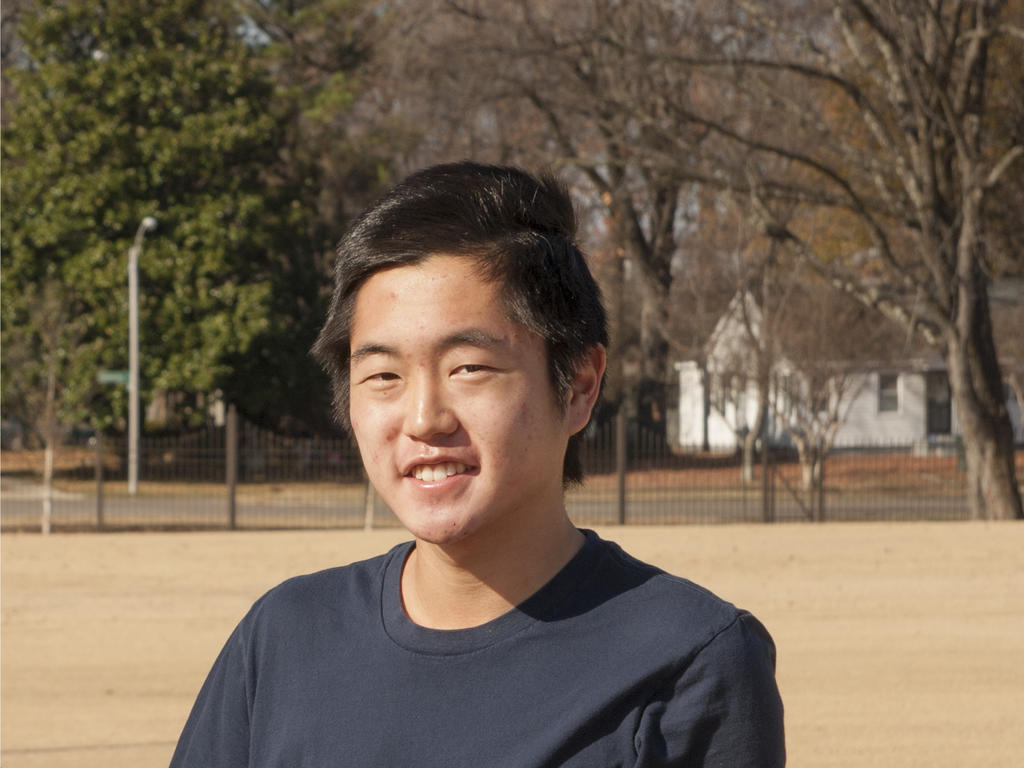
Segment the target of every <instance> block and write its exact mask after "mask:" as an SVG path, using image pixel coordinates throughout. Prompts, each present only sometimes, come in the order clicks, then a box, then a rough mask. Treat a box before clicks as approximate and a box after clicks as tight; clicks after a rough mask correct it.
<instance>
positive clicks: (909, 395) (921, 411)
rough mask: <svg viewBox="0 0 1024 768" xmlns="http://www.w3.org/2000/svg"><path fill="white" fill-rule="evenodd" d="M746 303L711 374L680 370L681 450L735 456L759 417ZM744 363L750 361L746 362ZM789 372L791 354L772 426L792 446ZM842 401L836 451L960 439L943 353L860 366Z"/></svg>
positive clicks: (717, 340) (1014, 409) (725, 327)
mask: <svg viewBox="0 0 1024 768" xmlns="http://www.w3.org/2000/svg"><path fill="white" fill-rule="evenodd" d="M741 300H743V299H740V298H739V295H738V296H737V298H734V299H733V301H732V302H731V303H730V307H729V310H728V311H727V312H726V314H725V315H724V316H723V317H722V319H721V320H720V321H719V322H718V324H717V325H716V327H715V330H714V332H713V333H712V336H711V338H710V340H709V348H708V356H707V358H708V364H707V365H708V370H707V372H706V374H702V372H701V370H700V367H699V366H698V364H697V363H696V362H695V361H692V360H687V361H681V362H677V363H676V364H675V369H676V371H677V373H678V381H679V411H678V413H679V432H678V443H679V445H680V446H685V447H692V446H702V445H705V444H706V445H708V446H709V447H710V448H711V449H712V450H719V451H732V450H736V449H737V448H738V447H739V446H740V443H741V440H742V438H741V435H742V434H744V433H745V432H746V431H747V429H748V428H749V427H750V425H752V424H753V423H754V421H755V419H756V413H757V391H756V388H755V385H754V383H753V381H754V378H755V377H754V375H753V374H754V372H753V371H746V372H744V371H743V367H744V365H745V364H746V365H749V364H753V363H752V361H753V359H754V356H753V353H752V351H750V349H749V348H745V347H749V342H747V341H746V339H747V338H748V326H749V328H750V331H751V332H753V333H754V334H755V337H756V334H757V333H758V332H759V325H760V321H761V317H760V311H759V310H758V309H757V307H756V302H753V299H751V298H750V296H749V294H746V295H745V304H746V305H745V306H743V305H740V304H739V301H741ZM744 359H746V360H747V361H748V362H747V363H744V362H742V361H743V360H744ZM737 361H740V362H739V363H738V362H737ZM789 369H790V366H789V365H788V363H787V361H786V359H785V356H784V355H780V356H779V358H778V360H777V362H776V364H775V367H774V369H773V372H772V382H773V383H772V386H771V390H770V393H769V401H770V404H771V405H770V408H769V410H768V413H767V424H766V431H767V434H768V437H769V440H770V441H771V442H773V443H775V444H789V443H790V439H789V437H788V436H787V434H786V429H785V427H786V425H787V416H788V413H789V411H790V407H789V405H788V404H787V402H786V396H785V394H784V392H785V390H784V388H782V387H779V386H776V383H777V382H778V381H779V379H780V378H781V377H785V376H790V375H795V374H794V373H793V372H792V371H791V370H789ZM737 372H738V373H739V375H737ZM744 373H745V374H746V375H745V376H744ZM843 398H844V400H843V401H842V402H841V403H840V407H839V409H838V412H839V414H840V418H841V425H840V426H839V429H838V431H837V433H836V436H835V441H834V443H833V445H834V446H836V447H843V446H864V445H900V446H912V447H913V448H914V449H915V450H921V451H929V450H932V449H940V450H941V449H943V448H949V447H951V446H952V445H953V444H954V442H955V438H956V436H957V435H959V434H960V424H959V422H958V419H957V414H956V406H955V404H954V403H953V401H952V398H951V396H950V387H949V379H948V377H947V375H946V367H945V363H944V362H943V361H942V359H941V358H939V357H938V356H936V355H933V356H930V357H925V358H920V359H907V360H903V361H900V362H892V361H887V362H875V363H868V362H864V363H859V364H857V366H856V367H854V368H853V369H852V373H850V374H847V386H846V387H845V389H844V394H843ZM1006 403H1007V409H1008V411H1009V414H1010V419H1011V423H1012V424H1013V429H1014V438H1015V440H1016V442H1018V443H1021V442H1024V426H1022V420H1021V414H1020V409H1019V408H1018V405H1017V401H1016V399H1015V398H1014V397H1013V394H1012V393H1011V392H1010V391H1009V390H1008V391H1007V400H1006ZM705 430H706V439H705Z"/></svg>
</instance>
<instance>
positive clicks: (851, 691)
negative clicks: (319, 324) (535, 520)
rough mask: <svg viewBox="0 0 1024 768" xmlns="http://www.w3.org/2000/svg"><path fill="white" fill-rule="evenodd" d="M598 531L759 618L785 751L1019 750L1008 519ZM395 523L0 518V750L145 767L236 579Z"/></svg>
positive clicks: (13, 763)
mask: <svg viewBox="0 0 1024 768" xmlns="http://www.w3.org/2000/svg"><path fill="white" fill-rule="evenodd" d="M600 532H601V533H602V534H603V535H605V536H607V537H610V538H613V539H616V540H618V541H619V542H620V543H622V544H623V545H624V546H625V547H626V548H627V549H629V550H630V551H632V552H633V553H634V554H636V555H638V556H640V557H642V558H644V559H647V560H650V561H652V562H655V563H658V564H659V565H661V566H663V567H665V568H666V569H668V570H670V571H673V572H675V573H678V574H681V575H685V576H687V577H689V578H691V579H693V580H695V581H698V582H700V583H703V584H705V585H706V586H708V587H710V588H712V589H713V590H715V591H716V592H718V593H719V594H720V595H722V596H724V597H726V598H728V599H730V600H732V601H733V602H735V603H737V604H739V605H742V606H744V607H746V608H749V609H750V610H752V611H754V612H755V613H756V614H757V615H758V616H759V617H760V618H761V619H762V620H763V621H764V623H765V624H766V625H767V626H768V628H769V630H770V631H771V632H772V634H773V635H774V637H775V639H776V642H777V645H778V648H779V666H778V679H779V685H780V688H781V689H782V694H783V699H784V701H785V704H786V721H787V733H788V737H787V741H788V747H789V754H790V761H789V765H790V766H809V767H813V768H827V767H829V766H858V767H860V766H866V765H872V766H897V767H900V766H921V765H927V766H930V767H931V768H944V767H947V766H948V768H954V767H955V768H963V767H964V766H986V767H988V768H996V767H998V766H1005V767H1006V768H1009V767H1010V766H1018V765H1020V761H1021V755H1022V754H1024V716H1022V714H1021V713H1022V712H1024V525H1022V524H1012V523H1005V524H992V523H989V524H982V523H934V524H933V523H916V524H915V523H902V524H900V523H897V524H872V523H864V524H860V523H850V524H829V525H819V526H814V525H778V526H770V527H762V526H718V527H673V528H657V527H646V528H640V527H634V528H608V529H601V530H600ZM401 538H403V534H402V532H401V531H398V530H391V531H381V532H374V533H364V532H357V531H332V532H321V531H302V532H252V533H226V532H216V533H181V534H166V533H165V534H157V533H142V534H134V533H126V534H111V535H88V534H80V535H53V536H50V537H48V538H43V537H41V536H38V535H29V534H11V535H4V536H3V537H2V540H0V546H2V558H3V559H2V576H3V582H2V611H3V624H2V632H3V634H2V640H3V645H2V652H3V658H2V707H3V709H2V762H3V765H4V766H5V768H35V767H37V766H39V767H41V766H47V768H63V767H64V766H76V768H92V767H93V766H96V767H97V768H98V767H99V766H103V768H120V767H122V766H124V767H126V768H127V766H132V768H145V767H146V766H164V765H166V764H167V762H168V760H169V759H170V755H171V752H172V751H173V746H174V741H175V739H176V737H177V735H178V733H179V731H180V729H181V726H182V724H183V722H184V720H185V717H186V715H187V713H188V709H189V707H190V706H191V703H192V699H193V698H194V696H195V694H196V692H197V690H198V688H199V685H200V684H201V682H202V680H203V678H204V676H205V674H206V672H207V670H208V668H209V665H210V664H211V662H212V661H213V658H214V656H215V655H216V653H217V651H218V650H219V648H220V646H221V644H222V643H223V641H224V640H225V638H226V637H227V634H228V632H229V631H230V630H231V628H232V627H233V626H234V624H235V622H236V621H237V620H238V619H239V618H240V617H241V616H242V614H243V613H244V612H245V610H246V609H247V608H248V606H249V604H250V603H251V602H252V601H253V600H254V599H255V598H256V597H257V596H258V595H260V594H261V593H262V592H263V591H264V590H266V589H267V588H269V587H271V586H273V585H274V584H276V583H277V582H279V581H281V580H282V579H284V578H285V577H287V576H290V575H293V574H295V573H299V572H307V571H312V570H316V569H319V568H322V567H327V566H331V565H335V564H338V563H342V562H346V561H351V560H354V559H358V558H362V557H364V556H369V555H372V554H376V553H377V552H380V551H383V550H384V549H386V548H388V547H389V546H390V545H391V544H393V543H394V542H396V541H398V540H400V539H401Z"/></svg>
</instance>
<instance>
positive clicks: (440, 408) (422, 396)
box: [403, 372, 459, 441]
mask: <svg viewBox="0 0 1024 768" xmlns="http://www.w3.org/2000/svg"><path fill="white" fill-rule="evenodd" d="M403 427H404V431H405V434H407V435H408V436H409V437H411V438H413V439H414V440H421V441H431V440H436V439H437V438H438V437H443V436H445V435H450V434H452V433H453V432H455V430H456V429H458V427H459V422H458V419H457V418H456V417H455V412H454V411H453V410H452V408H451V407H450V404H449V402H448V397H447V395H446V393H445V391H444V387H443V386H442V385H441V384H440V383H438V382H437V381H435V380H434V378H433V377H432V376H430V375H429V374H428V373H426V372H423V373H421V374H420V375H419V376H415V377H413V380H412V381H410V383H409V386H408V389H407V403H406V412H405V423H404V425H403Z"/></svg>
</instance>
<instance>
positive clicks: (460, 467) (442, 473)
mask: <svg viewBox="0 0 1024 768" xmlns="http://www.w3.org/2000/svg"><path fill="white" fill-rule="evenodd" d="M465 471H466V465H465V464H459V463H457V462H453V461H449V462H446V463H444V464H420V465H419V466H417V467H413V470H412V476H413V477H415V478H416V479H417V480H420V481H422V482H424V483H437V482H440V481H441V480H444V479H445V478H446V477H451V476H452V475H458V474H461V473H462V472H465Z"/></svg>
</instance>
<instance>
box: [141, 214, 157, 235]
mask: <svg viewBox="0 0 1024 768" xmlns="http://www.w3.org/2000/svg"><path fill="white" fill-rule="evenodd" d="M154 229H156V219H154V218H153V217H152V216H147V217H146V218H144V219H143V220H142V231H143V232H152V231H153V230H154Z"/></svg>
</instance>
